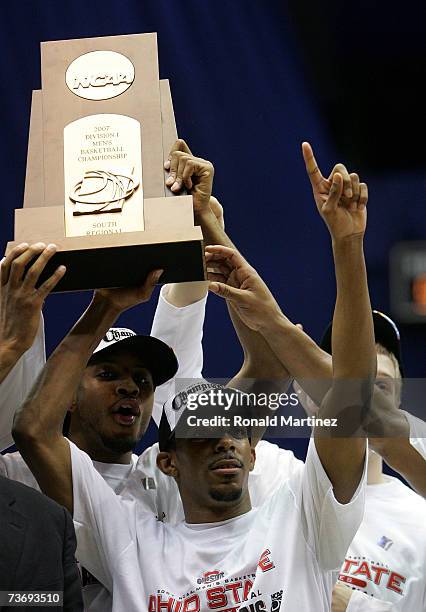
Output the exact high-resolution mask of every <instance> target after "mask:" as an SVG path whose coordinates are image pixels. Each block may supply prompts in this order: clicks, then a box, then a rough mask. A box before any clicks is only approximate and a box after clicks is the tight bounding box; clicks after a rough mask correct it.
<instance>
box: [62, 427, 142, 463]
mask: <svg viewBox="0 0 426 612" xmlns="http://www.w3.org/2000/svg"><path fill="white" fill-rule="evenodd" d="M68 438H69V440H71V442H74V444H75V445H76V446H78V448H79V449H80V450H82V451H84V452H85V453H87V454H88V455H89V457H90V458H91V459H92V461H100V462H101V463H119V464H129V463H131V461H132V451H131V450H130V451H127V452H126V453H121V452H115V451H113V450H111V449H109V448H106V447H104V446H102V445H100V444H97V443H93V442H92V441H89V440H87V437H86V436H85V435H83V434H82V433H81V432H76V431H72V430H70V432H69V434H68Z"/></svg>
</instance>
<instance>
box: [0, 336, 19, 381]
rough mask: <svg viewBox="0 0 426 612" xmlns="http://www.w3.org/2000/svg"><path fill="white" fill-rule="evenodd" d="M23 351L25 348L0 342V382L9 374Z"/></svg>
mask: <svg viewBox="0 0 426 612" xmlns="http://www.w3.org/2000/svg"><path fill="white" fill-rule="evenodd" d="M24 353H25V349H22V350H20V349H19V347H13V346H7V345H5V344H1V343H0V383H2V382H3V381H4V380H5V378H6V376H8V374H10V372H11V371H12V370H13V367H14V366H15V365H16V364H17V363H18V361H19V359H20V358H21V357H22V355H23V354H24Z"/></svg>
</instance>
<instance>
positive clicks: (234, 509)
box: [182, 491, 251, 524]
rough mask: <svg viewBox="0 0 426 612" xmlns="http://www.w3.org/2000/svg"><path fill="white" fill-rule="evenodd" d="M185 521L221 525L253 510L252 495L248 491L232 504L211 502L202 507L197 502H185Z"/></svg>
mask: <svg viewBox="0 0 426 612" xmlns="http://www.w3.org/2000/svg"><path fill="white" fill-rule="evenodd" d="M182 503H183V509H184V512H185V521H186V522H187V523H195V524H197V523H219V522H220V521H226V520H228V519H231V518H235V517H236V516H241V515H242V514H246V513H247V512H249V511H250V510H251V501H250V494H249V492H248V491H246V493H245V494H244V495H242V496H241V497H240V499H239V500H238V501H236V502H233V503H232V504H231V503H230V502H218V501H215V500H211V502H210V504H209V505H208V506H207V505H206V506H203V505H201V504H200V503H199V502H198V501H197V500H185V501H184V500H183V498H182Z"/></svg>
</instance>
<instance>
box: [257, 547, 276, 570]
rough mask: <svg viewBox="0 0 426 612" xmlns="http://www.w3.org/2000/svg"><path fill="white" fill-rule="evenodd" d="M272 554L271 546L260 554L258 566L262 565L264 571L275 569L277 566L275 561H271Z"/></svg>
mask: <svg viewBox="0 0 426 612" xmlns="http://www.w3.org/2000/svg"><path fill="white" fill-rule="evenodd" d="M270 554H271V551H270V550H269V548H267V549H266V550H264V551H263V553H262V554H261V555H260V559H259V563H258V566H259V567H260V569H261V570H262V572H269V570H271V569H274V567H275V564H274V562H273V561H271V559H270V558H269V555H270Z"/></svg>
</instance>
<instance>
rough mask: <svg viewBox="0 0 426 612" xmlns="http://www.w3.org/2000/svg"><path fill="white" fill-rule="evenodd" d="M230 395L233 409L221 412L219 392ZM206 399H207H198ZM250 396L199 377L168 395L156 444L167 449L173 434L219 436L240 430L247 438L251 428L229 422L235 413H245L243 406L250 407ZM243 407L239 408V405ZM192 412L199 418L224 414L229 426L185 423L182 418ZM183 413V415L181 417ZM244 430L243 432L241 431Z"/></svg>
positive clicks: (184, 419) (174, 435) (234, 433)
mask: <svg viewBox="0 0 426 612" xmlns="http://www.w3.org/2000/svg"><path fill="white" fill-rule="evenodd" d="M220 394H222V397H228V398H229V397H230V396H232V395H234V396H235V395H237V396H238V398H239V400H240V401H239V403H238V401H235V405H234V406H233V408H231V409H229V410H227V411H223V410H222V409H221V406H220V405H219V404H218V403H217V399H218V398H219V395H220ZM202 400H207V401H202ZM250 405H251V403H250V397H249V395H248V394H247V393H244V392H243V391H240V390H238V389H233V388H230V387H225V386H224V385H220V384H217V383H210V382H209V381H207V380H205V379H200V380H198V381H196V382H194V383H192V384H191V385H189V386H187V387H185V388H184V389H181V390H180V391H179V392H178V393H176V394H175V395H173V396H172V397H170V398H169V399H168V400H167V402H165V404H164V406H163V412H162V415H161V419H160V423H159V426H158V444H159V448H160V451H165V450H167V448H168V446H169V443H170V442H171V441H172V440H173V439H175V437H176V435H177V436H178V437H181V438H197V437H200V438H221V437H222V436H223V435H224V433H230V434H231V435H236V432H237V431H238V432H239V433H243V434H244V435H246V436H247V437H248V438H249V439H250V438H251V428H250V427H245V428H240V427H236V426H235V425H233V424H232V422H233V417H234V415H235V414H241V413H242V412H244V414H245V415H246V416H249V411H248V410H247V406H250ZM241 406H244V407H243V411H241V410H239V408H241ZM189 414H194V415H196V416H198V417H202V418H203V419H207V420H209V419H214V418H215V417H220V416H226V417H227V418H228V419H229V425H223V424H214V425H208V424H206V425H201V426H199V427H197V428H195V427H193V426H190V425H189V424H188V423H187V419H186V417H187V416H188V415H189ZM183 415H185V418H182V417H183ZM242 430H244V432H242Z"/></svg>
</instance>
